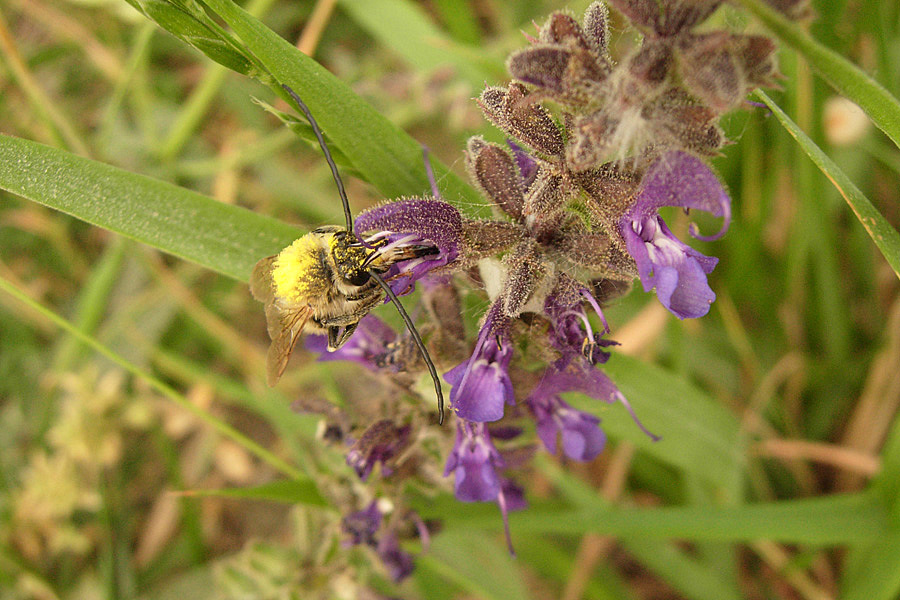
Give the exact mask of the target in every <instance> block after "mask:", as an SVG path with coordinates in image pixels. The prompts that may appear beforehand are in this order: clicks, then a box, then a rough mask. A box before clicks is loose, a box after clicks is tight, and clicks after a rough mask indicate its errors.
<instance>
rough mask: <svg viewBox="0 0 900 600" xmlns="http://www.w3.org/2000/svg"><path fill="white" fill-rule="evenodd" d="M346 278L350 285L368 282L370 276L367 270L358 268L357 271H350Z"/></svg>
mask: <svg viewBox="0 0 900 600" xmlns="http://www.w3.org/2000/svg"><path fill="white" fill-rule="evenodd" d="M346 279H347V281H348V282H349V283H350V284H352V285H365V284H367V283H368V282H369V279H370V277H369V272H368V271H364V270H363V269H359V270H358V271H354V272H353V273H350V274H349V276H348V277H347V278H346Z"/></svg>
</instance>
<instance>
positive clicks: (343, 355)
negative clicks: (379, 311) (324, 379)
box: [306, 315, 397, 371]
mask: <svg viewBox="0 0 900 600" xmlns="http://www.w3.org/2000/svg"><path fill="white" fill-rule="evenodd" d="M396 341H397V333H396V332H395V331H394V330H393V329H391V327H390V326H389V325H388V324H387V323H385V322H384V321H382V320H381V319H379V318H378V317H376V316H374V315H366V316H365V317H363V318H362V319H361V320H360V321H359V326H358V327H357V328H356V331H355V332H353V335H352V336H351V337H350V339H349V340H347V342H346V343H345V344H344V345H343V346H341V347H340V348H338V349H337V350H335V351H334V352H326V349H327V346H328V338H327V337H326V336H324V335H316V334H311V335H308V336H306V348H307V350H310V351H312V352H320V353H321V355H320V356H319V360H321V361H330V360H349V361H351V362H355V363H358V364H360V365H362V366H364V367H365V368H367V369H369V370H370V371H380V370H382V369H383V368H384V366H385V360H384V358H385V357H386V356H387V355H388V354H389V353H390V351H391V345H392V344H393V343H394V342H396Z"/></svg>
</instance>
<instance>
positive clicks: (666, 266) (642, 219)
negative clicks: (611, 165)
mask: <svg viewBox="0 0 900 600" xmlns="http://www.w3.org/2000/svg"><path fill="white" fill-rule="evenodd" d="M662 206H678V207H681V208H684V209H686V210H688V209H692V208H695V209H699V210H703V211H706V212H708V213H711V214H712V215H714V216H716V217H722V218H723V224H722V229H721V230H720V231H719V233H717V234H716V235H714V236H709V237H704V236H700V235H699V234H697V233H696V230H695V229H694V228H693V227H692V230H691V233H692V235H693V236H694V237H696V238H698V239H702V240H713V239H718V238H719V237H721V236H722V235H723V234H724V233H725V231H726V230H727V229H728V225H729V223H730V221H731V200H730V199H729V197H728V193H727V192H726V191H725V188H723V187H722V184H721V183H719V180H718V178H717V177H716V175H715V174H714V173H713V172H712V171H710V169H709V167H707V166H706V165H705V164H704V163H703V162H702V161H700V160H699V159H697V158H694V157H693V156H691V155H689V154H686V153H684V152H670V153H668V154H664V155H663V156H661V157H660V158H658V159H657V160H656V161H655V162H654V163H653V164H652V165H651V166H650V169H649V170H648V171H647V174H646V175H645V176H644V179H643V181H642V184H641V190H640V192H639V193H638V196H637V200H636V201H635V203H634V205H632V207H631V208H629V209H628V211H626V212H625V214H624V215H623V216H622V219H621V220H620V222H619V232H620V233H621V234H622V237H623V238H624V240H625V244H626V246H627V248H628V252H629V254H631V256H632V257H633V258H634V261H635V263H637V268H638V273H639V275H640V278H641V284H642V285H643V286H644V290H645V291H650V290H651V289H653V288H654V287H655V288H656V295H657V297H658V298H659V301H660V302H662V304H663V305H664V306H665V307H666V308H667V309H669V310H670V311H671V312H672V314H674V315H675V316H677V317H678V318H680V319H685V318H695V317H702V316H703V315H705V314H706V313H707V312H709V306H710V304H712V302H713V300H715V298H716V295H715V293H713V291H712V289H710V287H709V284H708V283H707V281H706V276H707V275H708V274H709V273H711V272H712V270H713V269H714V268H715V266H716V263H718V259H717V258H714V257H710V256H704V255H703V254H701V253H699V252H697V251H696V250H694V249H693V248H691V247H690V246H688V245H686V244H684V243H683V242H682V241H681V240H679V239H678V238H676V237H675V235H674V234H673V233H672V232H671V231H670V230H669V228H668V227H667V226H666V224H665V222H664V221H663V220H662V219H661V218H660V216H659V214H658V211H659V209H660V207H662Z"/></svg>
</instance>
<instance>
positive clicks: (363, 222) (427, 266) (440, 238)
mask: <svg viewBox="0 0 900 600" xmlns="http://www.w3.org/2000/svg"><path fill="white" fill-rule="evenodd" d="M355 227H356V230H357V231H360V232H372V233H373V235H372V237H369V238H367V240H368V241H369V242H370V243H371V242H373V241H374V240H384V241H385V242H386V243H385V244H384V245H382V246H379V252H382V253H386V252H389V251H390V250H391V248H392V247H403V246H434V247H435V248H437V252H436V253H435V254H429V255H426V256H422V257H420V258H416V259H413V260H407V261H402V262H399V263H397V264H395V265H393V266H392V267H391V268H390V270H389V271H388V272H387V273H385V274H384V278H385V280H386V281H388V283H389V285H390V286H391V289H392V290H393V291H394V293H395V294H397V295H398V296H402V295H403V294H407V293H409V292H410V291H412V286H413V284H414V283H415V282H416V281H417V280H418V279H420V278H422V277H424V276H425V275H426V274H427V273H428V272H430V271H432V270H434V269H436V268H438V267H442V266H444V265H446V264H449V263H451V262H452V261H454V260H455V259H456V257H457V256H459V247H460V243H461V240H462V217H461V216H460V214H459V211H458V210H456V209H455V208H454V207H453V206H451V205H450V204H447V203H446V202H442V201H440V200H420V199H416V200H399V201H397V202H390V203H388V204H383V205H381V206H378V207H376V208H373V209H372V210H368V211H366V212H364V213H362V214H360V215H359V216H358V217H357V218H356V221H355ZM386 301H387V300H386Z"/></svg>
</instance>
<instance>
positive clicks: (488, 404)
mask: <svg viewBox="0 0 900 600" xmlns="http://www.w3.org/2000/svg"><path fill="white" fill-rule="evenodd" d="M496 306H497V305H495V306H494V307H492V308H491V309H490V311H488V315H487V319H486V320H485V323H484V325H482V327H481V332H480V333H479V334H478V340H477V341H476V342H475V351H474V352H473V353H472V356H471V358H469V359H468V360H466V361H464V362H462V363H460V364H459V365H457V366H456V367H454V368H453V369H451V370H450V371H448V372H447V373H446V374H444V380H445V381H446V382H447V383H449V384H450V385H452V386H453V389H451V390H450V406H451V408H453V410H455V411H456V414H457V415H459V417H460V418H462V419H465V420H467V421H474V422H476V423H485V422H489V421H498V420H500V419H501V418H502V417H503V405H504V404H515V396H514V395H513V387H512V381H510V379H509V373H508V372H507V369H508V368H509V363H510V361H511V360H512V343H511V341H510V339H509V335H508V334H507V333H506V328H505V327H504V326H502V325H501V326H498V324H497V321H498V320H499V319H497V314H498V313H499V310H498V309H497V308H496Z"/></svg>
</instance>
